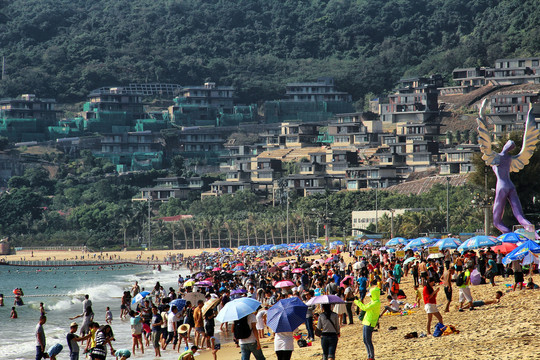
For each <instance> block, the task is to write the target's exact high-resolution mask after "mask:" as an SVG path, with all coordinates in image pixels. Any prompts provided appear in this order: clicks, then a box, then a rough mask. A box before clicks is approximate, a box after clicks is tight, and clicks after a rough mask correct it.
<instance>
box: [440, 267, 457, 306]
mask: <svg viewBox="0 0 540 360" xmlns="http://www.w3.org/2000/svg"><path fill="white" fill-rule="evenodd" d="M455 272H456V270H455V269H454V267H449V268H447V269H446V270H444V273H443V276H442V282H443V285H444V294H445V295H446V308H445V309H444V312H449V311H450V303H451V302H452V277H453V276H454V274H455Z"/></svg>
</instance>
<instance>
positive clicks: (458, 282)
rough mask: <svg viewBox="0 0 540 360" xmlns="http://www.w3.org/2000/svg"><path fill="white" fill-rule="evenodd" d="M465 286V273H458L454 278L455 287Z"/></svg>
mask: <svg viewBox="0 0 540 360" xmlns="http://www.w3.org/2000/svg"><path fill="white" fill-rule="evenodd" d="M463 284H465V272H463V271H462V272H460V273H459V274H458V276H457V278H456V286H463Z"/></svg>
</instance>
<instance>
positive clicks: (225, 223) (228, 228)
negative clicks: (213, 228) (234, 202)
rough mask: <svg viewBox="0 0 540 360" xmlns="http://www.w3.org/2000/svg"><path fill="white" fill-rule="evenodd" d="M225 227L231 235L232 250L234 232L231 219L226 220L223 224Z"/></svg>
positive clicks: (230, 245)
mask: <svg viewBox="0 0 540 360" xmlns="http://www.w3.org/2000/svg"><path fill="white" fill-rule="evenodd" d="M223 226H224V227H225V230H227V234H228V235H229V248H232V230H233V222H232V220H231V219H226V220H225V221H224V222H223Z"/></svg>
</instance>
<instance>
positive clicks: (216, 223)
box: [214, 216, 223, 248]
mask: <svg viewBox="0 0 540 360" xmlns="http://www.w3.org/2000/svg"><path fill="white" fill-rule="evenodd" d="M222 227H223V218H222V217H221V216H216V217H215V218H214V229H215V231H216V233H217V238H218V248H220V247H221V230H222Z"/></svg>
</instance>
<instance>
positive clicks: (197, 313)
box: [193, 300, 206, 348]
mask: <svg viewBox="0 0 540 360" xmlns="http://www.w3.org/2000/svg"><path fill="white" fill-rule="evenodd" d="M203 305H204V301H202V300H199V301H197V307H196V308H195V310H193V320H194V321H195V345H197V347H198V348H201V347H202V345H203V344H204V338H205V336H206V335H205V333H204V319H203V316H202V307H203Z"/></svg>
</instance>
